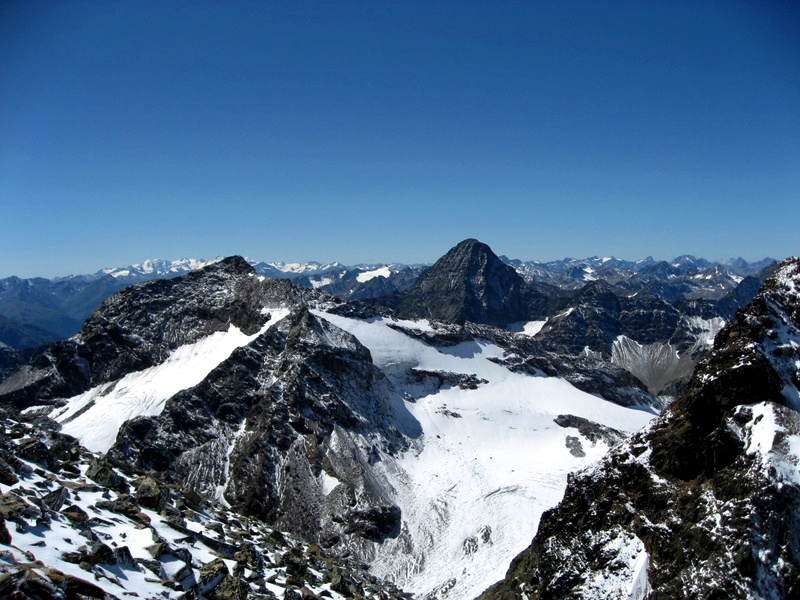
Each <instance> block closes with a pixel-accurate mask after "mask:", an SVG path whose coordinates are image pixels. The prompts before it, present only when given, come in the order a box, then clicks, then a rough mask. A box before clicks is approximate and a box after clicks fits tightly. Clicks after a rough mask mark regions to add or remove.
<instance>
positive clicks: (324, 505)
mask: <svg viewBox="0 0 800 600" xmlns="http://www.w3.org/2000/svg"><path fill="white" fill-rule="evenodd" d="M392 397H393V392H392V391H391V389H390V388H389V387H388V385H387V382H386V381H385V378H384V377H383V374H382V373H381V372H380V371H379V370H378V369H377V368H376V367H375V366H374V365H373V364H372V360H371V357H370V354H369V351H368V350H367V349H366V348H364V346H362V345H361V344H360V343H359V342H358V340H356V339H355V338H354V337H353V336H352V335H350V334H348V333H346V332H344V331H342V330H340V329H338V328H337V327H335V326H333V325H331V324H330V323H328V322H327V321H324V320H322V319H318V318H317V317H315V316H313V315H312V314H311V313H310V312H309V311H308V310H307V309H305V308H302V309H298V310H297V311H295V312H293V313H292V314H291V315H290V316H289V317H287V318H286V319H284V320H283V321H282V322H280V323H279V324H278V325H276V326H275V327H273V328H271V329H269V330H268V331H267V332H265V333H264V334H262V335H261V336H260V337H259V338H257V339H256V340H255V341H254V342H252V343H251V344H250V345H248V346H246V347H243V348H240V349H239V350H237V351H235V352H234V353H233V355H231V357H230V358H229V359H228V360H226V361H225V362H223V363H222V364H221V365H220V366H219V367H217V368H216V369H215V370H214V371H212V373H211V374H210V375H209V376H208V377H207V378H206V379H205V380H204V381H203V382H202V383H201V384H200V385H198V386H196V387H194V388H191V389H189V390H186V391H184V392H181V393H179V394H176V395H175V396H173V397H172V398H171V399H170V400H169V401H168V402H167V404H166V406H165V408H164V411H163V412H162V413H161V414H160V415H159V416H157V417H140V418H137V419H134V420H132V421H130V422H128V423H127V424H126V425H124V426H123V428H122V429H121V430H120V432H119V435H118V438H117V443H116V445H115V446H114V447H113V448H112V449H111V451H110V452H109V457H110V458H111V459H112V460H113V461H114V462H116V463H117V464H119V465H121V466H130V467H133V468H134V469H135V470H137V471H143V472H146V473H149V474H152V475H154V476H156V477H158V478H161V479H165V480H167V481H170V482H174V483H180V484H182V485H185V486H188V487H191V488H193V489H196V490H198V491H200V492H201V493H205V494H208V495H214V494H215V493H217V490H219V491H220V492H222V494H223V496H222V497H224V499H225V501H226V502H228V503H230V505H231V506H233V507H234V508H236V509H238V510H240V511H241V512H243V513H244V514H248V515H254V516H257V517H259V518H262V519H264V520H266V521H268V522H270V523H274V524H276V525H278V526H280V527H282V528H284V529H286V530H289V531H292V532H294V533H297V534H300V535H303V536H304V537H305V538H306V539H308V540H311V541H315V542H323V543H333V542H335V541H336V540H338V539H339V538H340V537H342V536H343V535H344V534H346V533H356V534H361V535H362V536H363V537H365V538H367V539H376V538H380V537H381V536H386V535H391V534H392V531H393V530H394V526H393V525H392V526H391V527H390V526H389V525H387V523H389V522H390V521H391V519H389V520H388V521H387V519H388V518H389V517H388V516H387V515H390V516H393V517H397V518H398V520H399V515H395V514H394V513H393V512H392V511H391V509H393V508H395V507H391V503H390V501H389V499H388V498H385V497H384V494H385V491H383V490H385V489H386V486H379V485H375V484H374V483H373V482H372V480H371V478H372V477H374V475H372V474H371V473H370V468H369V465H370V463H371V462H372V461H375V460H379V457H380V456H381V454H382V453H389V454H393V453H396V452H398V451H399V450H400V448H402V447H403V445H404V444H405V443H406V442H405V437H404V435H403V432H400V431H398V430H397V426H396V423H402V422H403V419H402V418H399V417H398V416H397V415H396V414H395V411H397V410H402V407H401V405H397V406H393V404H392ZM406 433H409V434H414V433H415V432H413V431H408V432H406ZM324 480H327V481H331V482H332V483H334V484H335V488H334V489H333V490H329V489H323V488H324V485H323V481H324ZM376 507H387V510H388V511H389V512H388V513H387V514H383V513H381V514H378V513H375V515H377V517H376V519H377V521H376V523H375V524H374V525H368V523H369V522H370V518H368V516H369V515H370V514H372V513H371V512H370V511H372V510H373V509H376ZM379 512H380V511H379ZM365 515H366V516H365ZM378 517H380V518H378Z"/></svg>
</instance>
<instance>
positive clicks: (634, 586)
mask: <svg viewBox="0 0 800 600" xmlns="http://www.w3.org/2000/svg"><path fill="white" fill-rule="evenodd" d="M798 290H800V260H799V259H790V260H788V261H786V262H784V263H783V264H782V265H781V268H780V269H779V270H778V271H777V272H776V273H775V274H774V275H773V276H772V277H771V278H770V279H769V280H768V282H767V283H766V285H765V288H764V290H763V291H762V292H761V293H760V294H759V295H758V296H757V297H756V298H755V299H754V300H753V302H752V303H751V304H750V305H749V306H748V308H747V309H746V310H745V311H743V312H740V313H738V314H737V316H736V317H735V318H734V320H733V321H732V322H731V323H730V324H729V325H728V326H727V327H726V328H725V329H724V330H723V331H722V332H720V334H719V335H718V337H717V340H716V344H715V348H714V350H713V352H712V353H711V354H710V355H709V356H708V357H707V358H706V359H704V360H703V361H702V362H701V363H700V365H699V366H698V369H697V370H696V372H695V374H694V376H693V377H692V380H691V382H690V383H689V385H688V386H687V389H686V390H685V392H684V393H683V395H682V396H681V397H680V398H679V399H678V400H676V401H675V402H674V403H673V404H672V405H670V407H669V408H668V409H667V410H666V411H665V412H664V413H663V414H662V416H661V417H659V418H658V419H656V420H655V421H654V422H653V424H651V426H650V427H648V428H646V429H645V430H643V431H641V432H639V433H637V434H635V435H634V436H633V437H632V438H631V439H630V440H628V441H627V442H625V443H623V444H621V445H620V446H618V447H616V448H615V449H614V450H612V451H611V452H610V453H609V455H607V456H606V457H605V458H604V459H603V460H602V461H601V462H600V463H599V465H597V466H596V467H593V468H591V469H589V470H587V471H584V472H582V473H579V474H577V475H575V476H572V477H571V478H570V482H569V485H568V487H567V491H566V493H565V495H564V499H563V500H562V502H561V503H560V504H559V505H558V506H557V507H556V508H554V509H552V510H550V511H548V512H546V513H545V514H544V515H543V517H542V520H541V524H540V527H539V531H538V532H537V534H536V537H535V538H534V540H533V543H532V545H531V546H530V548H529V549H527V550H526V551H525V552H523V553H522V554H520V555H519V556H518V557H517V558H516V559H515V560H514V562H513V563H512V565H511V567H510V568H509V570H508V573H507V575H506V578H505V579H504V580H503V581H501V582H499V583H498V584H496V585H495V586H493V587H492V588H490V589H489V590H487V591H486V592H485V593H484V594H483V596H482V598H486V599H489V598H496V599H505V598H586V599H588V598H598V597H603V598H645V597H646V598H659V599H660V598H665V599H666V598H679V597H696V598H718V597H725V598H742V599H744V598H754V597H764V598H794V597H797V596H798V595H800V550H799V549H800V533H798V532H800V528H798V525H800V522H799V521H798V516H797V515H798V514H800V473H799V472H798V463H800V456H798V452H797V447H796V445H794V442H793V441H792V440H795V439H797V436H798V435H800V416H798V415H799V414H800V413H798V411H799V410H800V394H798V388H800V373H798V367H797V365H798V364H800V362H798V361H800V294H798Z"/></svg>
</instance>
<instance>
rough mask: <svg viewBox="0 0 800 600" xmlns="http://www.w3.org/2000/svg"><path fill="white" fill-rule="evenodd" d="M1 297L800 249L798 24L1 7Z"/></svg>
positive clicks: (725, 12)
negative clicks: (496, 258)
mask: <svg viewBox="0 0 800 600" xmlns="http://www.w3.org/2000/svg"><path fill="white" fill-rule="evenodd" d="M0 208H1V209H2V212H0V277H3V276H7V275H11V274H16V275H20V276H53V275H65V274H68V273H82V272H91V271H95V270H97V269H99V268H100V267H104V266H117V265H125V264H129V263H131V262H139V261H141V260H144V259H145V258H150V257H153V258H155V257H158V258H179V257H183V256H190V257H197V258H210V257H213V256H217V255H229V254H244V255H247V256H250V257H252V258H256V259H260V260H286V261H306V260H320V261H330V260H339V261H342V262H345V263H356V262H381V261H403V262H431V261H433V260H435V259H436V258H438V257H439V256H440V255H441V254H443V253H444V252H445V251H446V250H447V249H448V248H450V247H451V246H452V245H454V244H455V243H457V242H458V241H460V240H461V239H464V238H467V237H476V238H478V239H480V240H482V241H485V242H486V243H488V244H490V245H491V246H492V247H493V249H494V250H495V251H496V252H498V253H499V254H506V255H508V256H510V257H514V258H521V259H540V260H551V259H556V258H563V257H565V256H574V257H586V256H591V255H595V254H596V255H612V254H613V255H616V256H619V257H622V258H628V259H636V258H642V257H644V256H647V255H652V256H654V257H656V258H665V259H669V258H672V257H674V256H676V255H679V254H684V253H690V254H696V255H699V256H703V257H706V258H709V259H723V258H728V257H731V256H743V257H744V258H746V259H748V260H754V259H759V258H763V257H764V256H772V257H775V258H783V257H785V256H787V255H790V254H797V253H800V244H798V242H799V241H800V5H799V4H798V3H797V2H772V1H769V0H753V1H751V2H740V1H736V0H727V1H724V2H723V1H714V2H702V1H700V0H693V1H686V2H682V1H669V2H666V1H664V2H656V1H645V0H642V1H639V2H625V1H614V2H611V1H609V2H603V1H600V0H587V1H585V2H574V1H573V2H570V1H563V0H559V1H556V0H553V1H551V2H534V1H525V2H489V1H485V2H471V1H469V0H459V1H457V2H444V1H436V0H427V1H420V2H416V1H409V0H405V1H397V2H393V1H383V0H381V1H377V2H376V1H371V0H364V1H360V2H344V1H338V0H337V1H324V2H323V1H319V2H304V1H296V2H294V1H293V2H277V1H275V2H268V1H263V2H261V1H259V2H216V1H214V2H209V1H202V0H192V1H179V2H177V1H176V2H170V1H159V2H155V1H141V2H114V1H102V2H101V1H97V2H81V1H70V2H55V1H52V2H44V1H36V0H34V1H28V0H25V1H20V2H17V1H14V0H5V1H4V2H2V3H0Z"/></svg>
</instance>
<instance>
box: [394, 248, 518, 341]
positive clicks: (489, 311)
mask: <svg viewBox="0 0 800 600" xmlns="http://www.w3.org/2000/svg"><path fill="white" fill-rule="evenodd" d="M529 293H530V292H529V290H528V288H527V285H526V284H525V282H524V280H523V279H522V277H520V275H519V274H518V273H517V272H516V271H515V270H514V269H513V268H512V267H510V266H508V265H506V264H504V263H503V261H501V260H500V258H498V256H497V255H496V254H495V253H494V252H492V249H491V248H489V246H487V245H486V244H484V243H482V242H479V241H478V240H475V239H467V240H464V241H463V242H461V243H459V244H458V245H456V246H455V247H453V248H452V249H451V250H450V251H449V252H447V254H445V255H444V256H443V257H442V258H440V259H439V260H437V261H436V263H434V265H433V266H432V267H430V268H428V269H426V270H425V271H424V272H423V273H422V274H421V275H420V276H419V278H418V279H417V281H416V282H415V283H414V285H413V286H411V288H410V289H409V290H408V292H407V293H406V295H405V297H404V298H403V300H402V302H401V304H400V308H399V310H398V313H399V315H400V316H405V317H422V318H429V317H430V318H434V319H439V320H442V321H449V322H452V323H458V324H463V323H464V322H466V321H472V322H475V323H484V324H487V325H499V326H502V325H506V324H507V323H512V322H514V321H522V320H525V319H526V318H527V314H528V312H529V308H528V295H529Z"/></svg>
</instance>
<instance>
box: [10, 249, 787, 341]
mask: <svg viewBox="0 0 800 600" xmlns="http://www.w3.org/2000/svg"><path fill="white" fill-rule="evenodd" d="M219 260H221V259H220V258H216V259H213V260H210V261H206V260H198V259H192V258H182V259H178V260H172V261H170V260H157V259H154V260H146V261H144V262H142V263H140V264H133V265H128V266H126V267H116V268H105V269H101V270H100V271H97V272H96V273H93V274H86V275H70V276H67V277H57V278H54V279H45V278H41V277H37V278H31V279H21V278H19V277H14V276H12V277H7V278H5V279H0V343H3V344H5V345H7V346H10V347H12V348H15V349H18V350H19V349H28V348H35V347H38V346H41V345H42V344H46V343H50V342H53V341H57V340H60V339H65V338H67V337H70V336H72V335H74V334H75V333H77V331H78V330H79V329H80V326H81V324H82V323H83V322H84V321H85V320H86V319H87V318H88V317H89V316H90V315H91V314H92V312H93V311H94V310H95V309H96V308H97V307H98V306H99V305H100V303H101V302H102V301H103V300H104V299H105V298H107V297H108V296H110V295H111V294H113V293H115V292H118V291H119V290H121V289H124V288H125V287H127V286H129V285H132V284H135V283H140V282H142V281H148V280H150V279H162V278H172V277H177V276H180V275H183V274H185V273H188V272H190V271H194V270H197V269H200V268H202V267H204V266H207V265H210V264H213V263H214V262H217V261H219ZM499 260H500V261H502V262H503V263H505V264H507V265H509V266H511V267H513V269H514V270H515V271H516V272H517V273H518V274H519V275H520V276H521V277H522V278H523V279H524V280H525V281H526V282H527V283H529V284H536V283H540V284H549V285H551V286H553V288H552V289H551V293H550V295H553V293H554V292H553V289H558V290H562V291H575V290H578V289H580V288H581V287H583V286H584V285H586V284H587V283H589V282H592V281H598V280H602V281H604V282H606V283H608V284H609V285H611V286H613V287H615V288H616V289H628V290H630V291H631V293H633V292H635V291H636V290H639V289H642V288H646V289H648V290H649V291H651V292H653V293H655V294H656V295H658V296H661V297H665V298H666V297H669V298H668V299H669V300H670V301H675V300H678V299H686V300H690V299H695V298H700V299H713V300H723V299H724V298H725V297H726V295H728V294H730V293H731V292H732V291H733V290H734V289H735V288H736V287H737V285H738V284H739V283H741V281H742V280H743V278H746V277H748V276H751V277H752V276H757V275H758V274H759V273H761V272H762V271H763V270H764V269H765V268H766V267H767V266H768V265H770V264H772V263H774V262H775V261H774V260H773V259H769V258H766V259H764V260H761V261H758V262H756V263H748V262H747V261H745V260H743V259H741V258H738V259H731V260H730V261H726V262H724V263H713V262H710V261H707V260H705V259H701V258H695V257H692V256H681V257H678V258H676V259H675V260H673V261H671V262H665V261H660V262H659V261H655V260H653V259H652V258H650V257H648V258H646V259H644V260H640V261H635V262H632V261H625V260H621V259H617V258H598V257H592V258H587V259H572V258H567V259H563V260H559V261H551V262H538V261H526V262H524V261H520V260H512V259H508V258H506V257H504V256H501V257H500V259H499ZM248 262H249V263H250V264H251V265H252V266H253V267H254V268H255V270H256V272H257V273H259V274H260V275H264V276H266V277H273V278H285V279H291V280H292V281H295V282H296V283H299V284H300V285H303V286H305V287H310V288H316V289H321V290H324V291H327V292H328V293H331V294H333V295H335V296H338V297H340V298H342V299H345V300H367V301H369V300H374V299H377V298H386V297H390V296H391V295H392V294H396V293H398V292H402V291H405V290H407V289H409V288H410V287H411V285H412V284H413V283H414V282H415V281H416V280H417V277H419V275H420V274H421V273H422V272H423V271H424V270H425V269H426V267H427V266H428V265H419V264H414V265H404V264H360V265H353V266H347V265H342V264H340V263H338V262H333V263H327V264H322V263H318V262H308V263H285V262H263V261H255V260H249V261H248ZM505 302H506V303H507V302H508V300H505Z"/></svg>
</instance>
